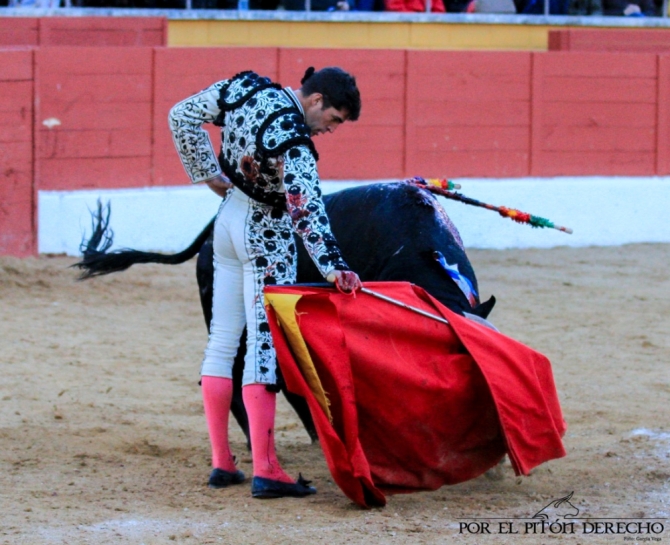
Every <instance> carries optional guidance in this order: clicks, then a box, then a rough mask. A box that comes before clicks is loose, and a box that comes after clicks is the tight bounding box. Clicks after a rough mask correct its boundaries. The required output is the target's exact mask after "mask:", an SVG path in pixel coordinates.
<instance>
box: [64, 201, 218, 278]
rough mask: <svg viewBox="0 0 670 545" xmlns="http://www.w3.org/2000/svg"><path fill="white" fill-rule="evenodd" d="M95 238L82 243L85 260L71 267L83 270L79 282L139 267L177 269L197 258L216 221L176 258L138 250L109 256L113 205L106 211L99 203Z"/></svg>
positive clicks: (115, 252)
mask: <svg viewBox="0 0 670 545" xmlns="http://www.w3.org/2000/svg"><path fill="white" fill-rule="evenodd" d="M92 216H93V218H92V224H93V234H92V235H91V238H90V239H88V240H84V241H82V243H81V246H80V250H81V253H82V256H83V259H82V260H81V261H79V262H78V263H75V264H74V265H72V266H73V267H77V268H79V269H81V271H82V273H81V274H80V276H79V280H86V279H87V278H91V277H93V276H102V275H104V274H110V273H115V272H119V271H125V270H126V269H128V268H129V267H131V266H133V265H135V264H136V263H163V264H166V265H177V264H179V263H184V262H185V261H188V260H189V259H191V258H192V257H193V256H195V255H196V254H197V253H198V252H199V251H200V248H201V247H202V245H203V244H204V242H205V241H206V240H207V238H208V237H209V235H210V234H211V232H212V228H213V226H214V219H212V221H210V222H209V223H208V224H207V226H206V227H205V228H204V229H203V230H202V232H201V233H200V234H199V235H198V236H197V237H196V239H195V240H194V241H193V242H192V243H191V245H190V246H189V247H188V248H186V249H185V250H182V251H181V252H179V253H176V254H160V253H156V252H140V251H139V250H131V249H123V250H115V251H113V252H109V253H108V252H107V250H108V249H109V248H110V246H111V245H112V242H113V237H114V233H113V231H112V230H111V229H110V228H109V216H110V205H109V203H108V204H107V207H106V210H105V207H103V205H102V203H101V202H100V201H98V209H97V211H96V212H94V213H92Z"/></svg>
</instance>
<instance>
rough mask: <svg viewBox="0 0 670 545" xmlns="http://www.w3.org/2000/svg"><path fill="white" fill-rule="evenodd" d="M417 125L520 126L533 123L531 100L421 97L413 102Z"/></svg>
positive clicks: (413, 116)
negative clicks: (455, 100)
mask: <svg viewBox="0 0 670 545" xmlns="http://www.w3.org/2000/svg"><path fill="white" fill-rule="evenodd" d="M412 119H413V122H414V124H415V125H416V126H421V127H422V126H430V125H446V126H451V125H458V126H473V127H477V126H480V125H487V126H493V127H497V126H520V127H525V126H528V124H529V123H530V109H529V107H528V101H503V100H500V101H485V102H484V101H480V102H477V103H474V104H463V103H458V104H454V103H453V102H448V101H445V100H421V101H420V102H418V103H417V104H415V105H414V108H413V115H412Z"/></svg>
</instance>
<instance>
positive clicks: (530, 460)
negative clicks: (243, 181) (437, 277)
mask: <svg viewBox="0 0 670 545" xmlns="http://www.w3.org/2000/svg"><path fill="white" fill-rule="evenodd" d="M365 287H366V288H368V289H370V290H373V291H375V292H377V293H381V294H383V295H385V296H388V297H391V298H393V299H396V300H399V301H402V302H403V303H406V304H408V305H412V306H414V307H417V308H420V309H421V310H424V311H427V312H429V313H431V314H433V315H436V316H439V317H443V318H444V319H446V320H447V321H448V322H449V325H446V324H444V323H440V322H438V321H435V320H433V319H431V318H428V317H425V316H422V315H420V314H418V313H415V312H412V311H410V310H407V309H405V308H400V307H398V306H395V305H393V304H391V303H388V302H386V301H382V300H379V299H377V298H375V297H372V296H370V295H368V294H364V293H361V292H358V293H357V294H356V295H355V297H354V296H352V295H351V294H342V293H339V292H338V291H336V290H335V289H333V288H330V287H323V288H321V287H310V286H267V287H266V288H265V294H266V304H267V309H268V317H269V322H270V327H271V329H272V336H273V340H274V343H275V347H276V349H277V356H278V359H279V365H280V367H281V371H282V374H283V376H284V379H285V381H286V385H287V387H288V389H289V390H290V391H292V392H295V393H296V394H299V395H302V396H304V397H305V398H306V400H307V403H308V404H309V407H310V411H311V413H312V417H313V418H314V422H315V425H316V428H317V431H318V433H319V438H320V442H321V446H322V448H323V452H324V455H325V458H326V461H327V463H328V466H329V468H330V471H331V473H332V475H333V479H334V480H335V482H336V483H337V484H338V486H339V487H340V488H341V489H342V491H343V492H344V493H345V494H346V495H347V496H348V497H349V498H350V499H351V500H353V501H354V502H356V503H357V504H359V505H361V506H365V507H371V506H381V505H385V503H386V498H385V496H384V494H385V493H386V494H388V493H396V492H412V491H419V490H435V489H437V488H439V487H441V486H443V485H445V484H456V483H459V482H463V481H466V480H468V479H473V478H475V477H477V476H479V475H481V474H482V473H484V472H485V471H486V470H488V469H490V468H492V467H493V466H495V465H496V464H497V463H498V462H499V461H500V460H501V459H502V457H503V456H504V455H505V454H508V455H509V458H510V460H511V463H512V466H513V468H514V471H515V472H516V474H517V475H519V474H521V475H527V474H528V473H529V471H530V470H531V469H532V468H533V467H536V466H538V465H539V464H541V463H543V462H546V461H548V460H551V459H554V458H559V457H561V456H565V450H564V448H563V443H562V440H561V437H562V436H563V434H564V433H565V429H566V425H565V422H564V421H563V416H562V413H561V408H560V404H559V401H558V396H557V393H556V387H555V385H554V379H553V375H552V371H551V365H550V363H549V360H548V359H547V358H546V357H544V356H543V355H542V354H540V353H538V352H536V351H534V350H532V349H531V348H529V347H527V346H525V345H523V344H521V343H519V342H518V341H515V340H514V339H511V338H509V337H506V336H505V335H502V334H501V333H498V332H496V331H493V330H491V329H489V328H487V327H484V326H482V325H480V324H478V323H475V322H473V321H471V320H467V319H465V318H463V317H462V316H460V315H458V314H456V313H454V312H452V311H450V310H449V309H447V308H446V307H444V306H443V305H442V304H441V303H440V302H439V301H437V300H436V299H434V298H433V297H431V296H430V295H429V294H428V293H427V292H426V291H424V290H423V289H422V288H419V287H418V286H414V285H412V284H409V283H406V282H368V283H365Z"/></svg>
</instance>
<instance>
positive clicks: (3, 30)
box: [0, 17, 39, 47]
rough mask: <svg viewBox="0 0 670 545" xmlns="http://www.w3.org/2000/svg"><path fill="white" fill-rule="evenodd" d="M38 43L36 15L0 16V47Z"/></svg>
mask: <svg viewBox="0 0 670 545" xmlns="http://www.w3.org/2000/svg"><path fill="white" fill-rule="evenodd" d="M17 45H20V46H37V45H39V19H38V18H37V17H0V47H3V46H17Z"/></svg>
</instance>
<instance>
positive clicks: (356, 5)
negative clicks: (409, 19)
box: [251, 0, 384, 11]
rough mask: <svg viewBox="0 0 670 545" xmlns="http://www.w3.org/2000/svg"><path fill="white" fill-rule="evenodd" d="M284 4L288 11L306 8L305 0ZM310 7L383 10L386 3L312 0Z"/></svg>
mask: <svg viewBox="0 0 670 545" xmlns="http://www.w3.org/2000/svg"><path fill="white" fill-rule="evenodd" d="M251 1H252V2H253V0H251ZM283 4H284V9H285V10H287V11H303V10H304V9H305V0H283ZM252 9H253V8H252ZM310 9H311V10H312V11H383V10H384V4H383V0H312V1H311V6H310Z"/></svg>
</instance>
